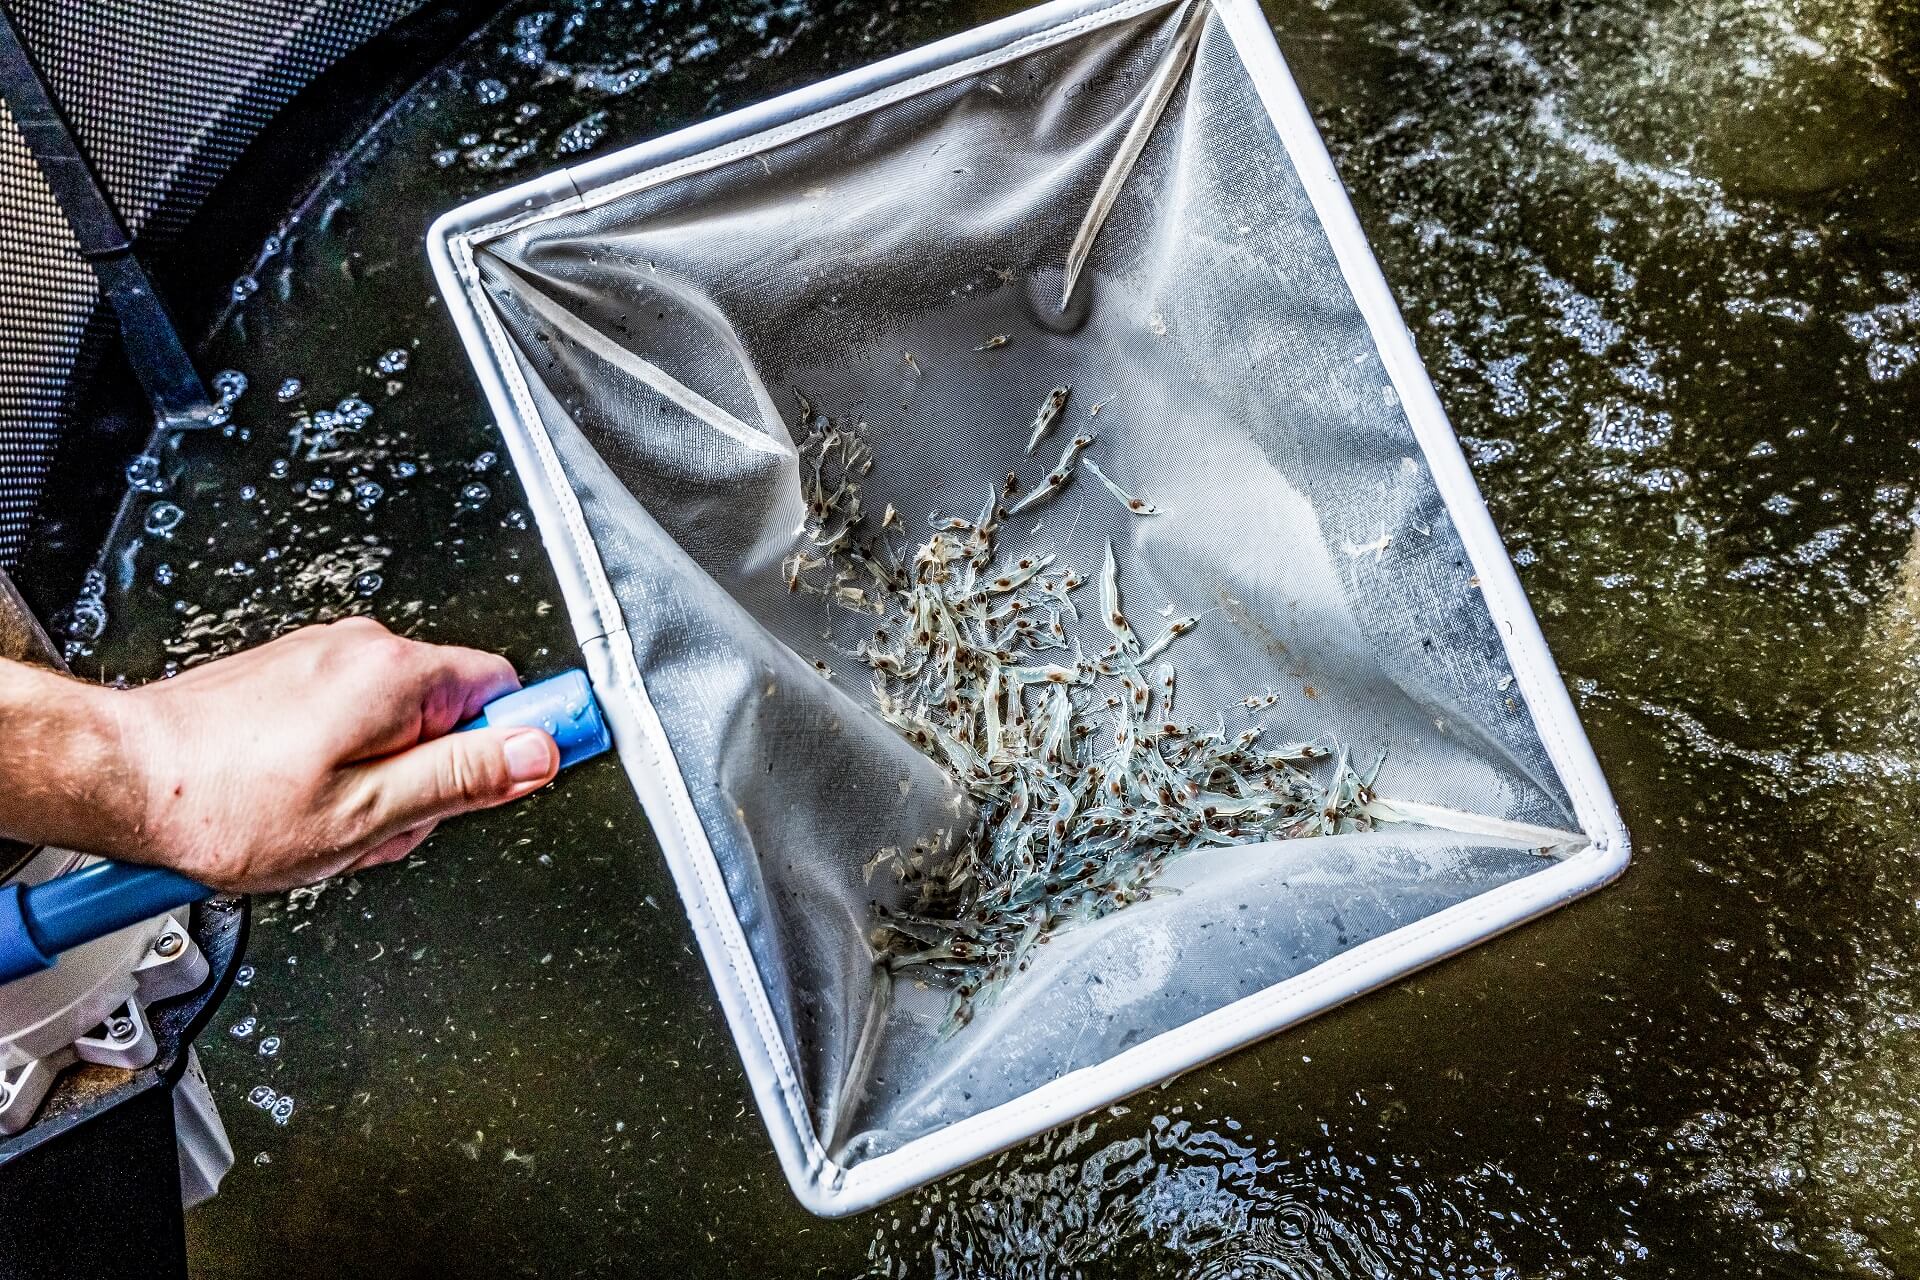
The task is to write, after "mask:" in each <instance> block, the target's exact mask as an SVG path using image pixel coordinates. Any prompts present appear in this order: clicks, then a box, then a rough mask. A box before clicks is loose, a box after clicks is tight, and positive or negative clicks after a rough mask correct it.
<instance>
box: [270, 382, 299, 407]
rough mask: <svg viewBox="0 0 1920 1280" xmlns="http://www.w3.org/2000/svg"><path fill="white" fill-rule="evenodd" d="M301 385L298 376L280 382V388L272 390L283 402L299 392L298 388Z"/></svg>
mask: <svg viewBox="0 0 1920 1280" xmlns="http://www.w3.org/2000/svg"><path fill="white" fill-rule="evenodd" d="M303 385H304V384H303V383H302V382H301V381H300V379H298V378H288V379H287V380H286V381H284V382H282V383H281V384H280V389H279V390H278V391H276V392H274V394H275V395H276V396H278V397H280V403H281V404H285V403H286V402H287V401H289V400H291V399H293V398H294V397H295V396H297V395H299V394H300V389H301V387H302V386H303Z"/></svg>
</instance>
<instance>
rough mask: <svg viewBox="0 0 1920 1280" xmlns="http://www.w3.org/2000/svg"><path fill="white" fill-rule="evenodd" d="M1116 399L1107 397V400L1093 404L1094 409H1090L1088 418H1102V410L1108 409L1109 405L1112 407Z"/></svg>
mask: <svg viewBox="0 0 1920 1280" xmlns="http://www.w3.org/2000/svg"><path fill="white" fill-rule="evenodd" d="M1114 399H1115V397H1113V396H1108V397H1107V398H1106V399H1105V400H1096V401H1094V403H1093V407H1092V408H1091V409H1088V410H1087V416H1088V417H1089V418H1097V417H1099V416H1100V411H1101V410H1102V409H1104V408H1106V407H1107V406H1108V405H1110V404H1112V403H1113V402H1114Z"/></svg>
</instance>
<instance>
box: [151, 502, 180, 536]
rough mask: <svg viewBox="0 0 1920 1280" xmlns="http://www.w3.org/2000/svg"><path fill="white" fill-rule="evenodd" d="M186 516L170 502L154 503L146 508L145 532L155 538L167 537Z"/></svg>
mask: <svg viewBox="0 0 1920 1280" xmlns="http://www.w3.org/2000/svg"><path fill="white" fill-rule="evenodd" d="M186 514H187V513H186V512H184V511H182V510H181V509H180V508H179V507H177V506H175V505H174V504H173V503H171V502H156V503H154V504H153V505H152V506H151V507H148V508H147V521H146V530H147V532H148V533H150V534H152V535H153V536H154V537H156V538H165V537H169V536H171V535H172V533H173V531H174V528H175V527H176V526H177V525H178V524H179V523H180V518H181V517H182V516H184V515H186Z"/></svg>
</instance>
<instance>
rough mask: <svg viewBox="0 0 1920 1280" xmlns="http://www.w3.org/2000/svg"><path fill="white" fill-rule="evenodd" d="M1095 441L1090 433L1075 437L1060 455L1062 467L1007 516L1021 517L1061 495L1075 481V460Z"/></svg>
mask: <svg viewBox="0 0 1920 1280" xmlns="http://www.w3.org/2000/svg"><path fill="white" fill-rule="evenodd" d="M1093 439H1094V438H1093V436H1092V434H1091V433H1089V434H1086V435H1078V436H1075V437H1074V438H1073V439H1071V440H1069V441H1067V447H1066V449H1065V450H1063V451H1062V452H1061V454H1060V465H1059V466H1057V467H1055V468H1054V469H1053V470H1051V471H1049V472H1047V475H1046V478H1045V479H1043V480H1042V481H1041V482H1040V483H1039V484H1037V485H1035V486H1034V489H1033V492H1032V493H1030V494H1028V495H1027V496H1026V497H1024V498H1022V499H1020V501H1018V502H1016V503H1014V504H1013V505H1012V506H1011V507H1008V508H1007V514H1008V515H1010V516H1013V515H1019V514H1020V513H1021V512H1022V511H1026V510H1028V509H1030V508H1033V507H1037V506H1039V505H1040V504H1041V503H1043V502H1046V501H1048V500H1050V499H1052V498H1053V497H1055V496H1056V495H1057V494H1059V492H1060V491H1061V490H1062V489H1065V488H1066V487H1067V482H1068V481H1069V480H1072V479H1073V463H1074V459H1075V458H1078V457H1079V456H1080V451H1081V450H1083V449H1085V448H1086V447H1087V446H1088V445H1090V444H1092V443H1093Z"/></svg>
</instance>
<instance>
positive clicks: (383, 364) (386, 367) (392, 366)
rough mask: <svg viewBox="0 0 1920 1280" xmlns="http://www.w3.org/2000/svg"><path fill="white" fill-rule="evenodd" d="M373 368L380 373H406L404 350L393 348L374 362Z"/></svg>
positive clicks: (405, 354)
mask: <svg viewBox="0 0 1920 1280" xmlns="http://www.w3.org/2000/svg"><path fill="white" fill-rule="evenodd" d="M373 367H374V368H376V369H378V370H379V371H380V372H381V373H405V372H406V371H407V353H406V349H405V348H403V347H395V348H394V349H393V350H391V351H389V352H387V354H385V355H383V356H381V357H380V358H379V359H378V360H377V361H375V362H374V366H373Z"/></svg>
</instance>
